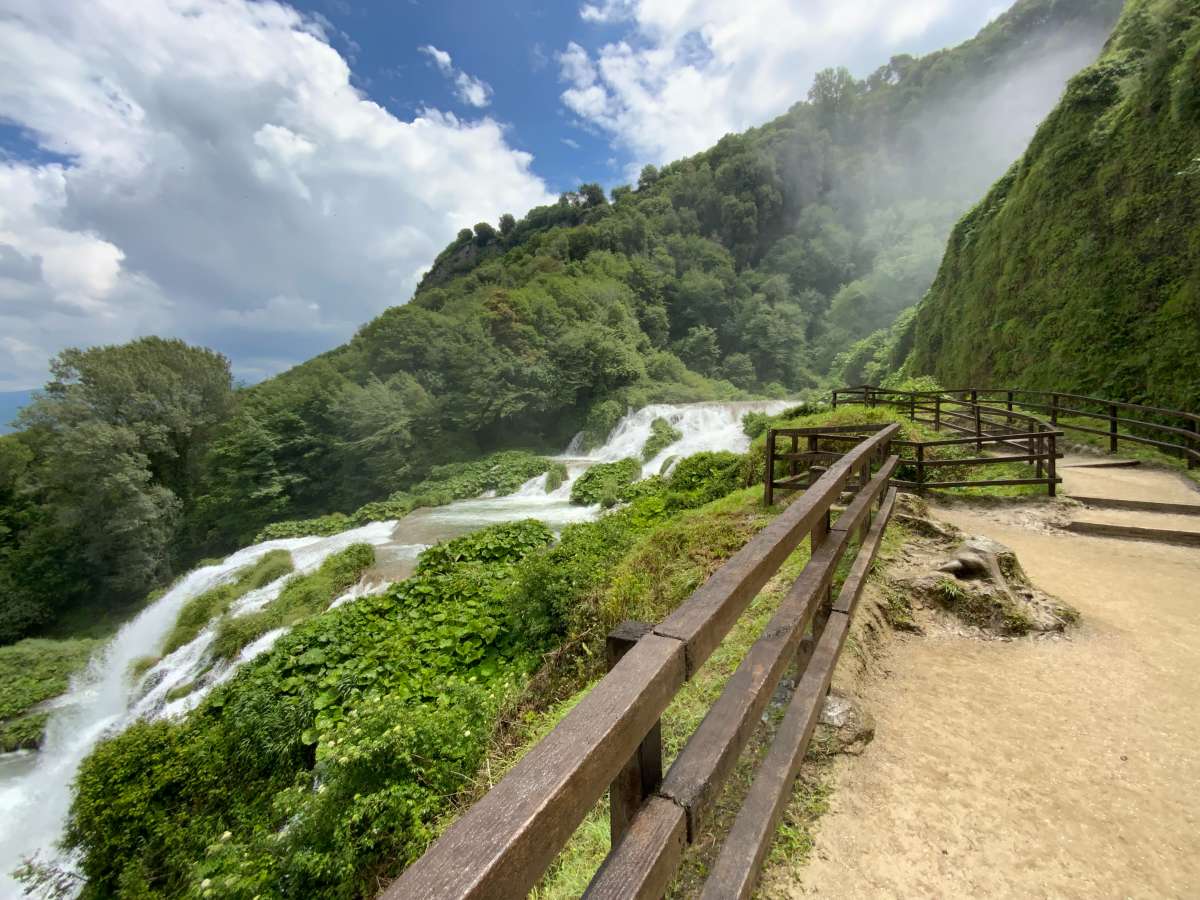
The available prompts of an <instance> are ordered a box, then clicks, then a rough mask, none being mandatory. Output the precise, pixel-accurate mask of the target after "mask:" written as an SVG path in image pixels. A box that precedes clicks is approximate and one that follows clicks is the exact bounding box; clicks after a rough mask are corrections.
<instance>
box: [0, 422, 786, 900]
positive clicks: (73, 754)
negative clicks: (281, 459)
mask: <svg viewBox="0 0 1200 900" xmlns="http://www.w3.org/2000/svg"><path fill="white" fill-rule="evenodd" d="M787 406H788V404H787V403H786V402H781V401H777V402H764V403H757V402H755V403H694V404H684V405H666V404H659V405H653V406H648V407H645V408H644V409H641V410H638V411H636V412H631V413H630V414H628V415H627V416H625V417H624V418H623V419H622V420H621V421H620V422H619V423H618V424H617V426H616V428H614V429H613V432H612V434H611V435H609V438H608V440H607V441H606V442H605V443H604V445H603V446H601V447H598V448H596V449H594V450H592V451H591V452H589V453H581V452H580V450H579V449H578V441H572V445H571V447H569V448H568V450H567V451H566V452H565V453H564V454H563V455H562V456H560V457H558V459H559V460H560V461H561V462H563V463H564V464H565V465H566V466H567V470H568V475H569V477H568V480H567V481H566V482H565V483H564V484H563V485H562V486H560V487H559V488H558V489H557V490H555V491H553V492H551V493H547V492H546V490H545V476H544V475H543V476H539V477H537V478H534V479H532V480H531V481H529V482H528V483H526V484H525V485H523V486H522V487H521V489H520V490H518V491H517V492H516V493H514V494H511V495H509V496H506V497H492V498H478V499H475V500H463V501H459V502H456V503H451V504H449V505H447V506H442V507H437V508H433V509H420V510H416V511H414V512H412V513H411V514H409V515H408V516H405V517H404V519H402V520H401V521H400V522H398V523H397V522H373V523H371V524H370V525H366V526H363V527H362V528H356V529H354V530H352V531H347V532H343V533H342V534H338V535H335V536H333V537H327V538H320V537H306V538H292V539H287V540H275V541H266V542H264V543H261V544H255V545H254V546H252V547H246V548H245V549H243V550H239V551H238V552H237V553H234V554H233V555H231V556H229V557H228V558H227V559H225V560H224V561H222V562H221V563H219V564H217V565H212V566H204V567H203V568H199V569H196V570H194V571H192V572H189V573H188V574H187V575H185V576H183V577H182V578H180V579H179V580H178V581H177V582H176V583H175V584H174V585H172V587H171V588H170V590H168V591H167V592H166V593H165V594H163V596H162V597H160V598H159V599H158V600H156V601H154V603H152V604H151V605H150V606H148V607H146V608H145V609H144V610H142V612H141V613H139V614H138V615H137V616H136V617H135V618H134V619H132V620H130V621H129V622H127V623H126V624H125V625H124V626H123V627H122V628H121V630H120V631H119V632H118V633H117V635H116V636H115V637H114V638H113V639H112V640H111V641H110V642H109V643H108V644H107V645H106V646H105V647H104V649H103V650H101V651H100V652H99V653H97V655H96V656H95V657H94V658H93V659H92V661H91V663H90V664H89V666H88V668H87V670H86V671H85V672H84V673H83V674H81V675H80V676H79V677H78V678H76V679H75V681H74V683H73V684H72V686H71V689H70V690H69V691H68V692H67V693H66V694H65V695H63V696H62V697H61V698H59V699H58V700H57V701H55V702H54V704H53V711H52V712H51V715H50V720H49V724H48V726H47V730H46V739H45V742H44V745H43V748H42V750H41V751H40V752H38V753H28V752H22V753H10V754H3V755H0V897H10V896H11V897H18V896H20V893H21V887H20V885H19V884H18V883H17V882H16V881H14V880H13V879H12V878H11V875H10V873H11V872H12V871H13V870H14V869H15V868H16V867H17V866H19V865H20V864H21V862H22V860H23V859H25V858H28V857H30V856H33V855H34V854H35V853H37V854H39V858H40V859H42V860H43V861H45V860H50V859H57V861H58V862H59V863H62V864H65V865H69V860H65V859H62V858H61V856H60V854H59V852H58V851H57V849H56V847H55V844H56V842H57V841H58V839H59V836H60V835H61V833H62V828H63V824H64V822H65V820H66V815H67V811H68V809H69V807H70V803H71V782H72V780H73V779H74V777H75V772H76V770H77V769H78V767H79V764H80V763H81V762H82V761H83V759H84V758H85V757H86V756H87V755H88V754H89V753H90V752H91V751H92V748H93V747H94V746H95V745H96V743H97V742H98V741H99V740H100V739H101V738H102V737H104V736H105V735H110V734H113V733H116V732H118V731H120V730H121V729H123V728H125V727H126V726H128V725H129V724H130V723H131V722H133V721H135V720H136V719H138V718H158V717H162V716H180V715H184V714H186V712H187V711H188V710H189V709H191V708H193V707H194V706H195V705H196V704H197V703H199V702H200V700H201V699H202V698H203V697H204V696H205V695H206V694H207V693H208V691H210V690H211V689H212V688H213V687H214V686H215V685H217V684H219V683H221V682H223V681H225V680H227V679H228V678H230V677H231V676H232V675H233V673H234V672H235V671H236V669H237V667H238V666H239V665H240V664H241V663H243V662H245V661H247V660H249V659H252V658H253V657H254V656H256V655H258V654H259V653H262V652H265V651H267V650H268V649H270V647H271V645H272V644H273V643H274V642H275V640H276V639H278V638H279V636H280V635H281V634H283V633H284V629H278V630H276V631H272V632H270V633H268V634H266V635H263V636H262V637H261V638H259V639H258V640H257V641H255V642H254V643H253V644H251V645H249V646H248V647H246V648H245V649H244V650H243V651H242V653H241V654H240V656H239V657H238V658H237V659H236V660H234V661H232V663H229V664H224V665H216V666H214V665H212V664H211V660H210V659H209V656H208V648H209V645H210V644H211V643H212V640H213V637H214V635H215V629H214V625H215V622H213V623H210V625H209V627H208V628H206V629H205V630H204V631H203V632H201V634H200V635H198V636H197V637H196V639H195V640H193V641H192V642H191V643H189V644H186V645H184V646H182V647H179V648H178V649H177V650H175V651H174V652H172V653H171V654H169V655H168V656H166V657H164V658H163V659H161V660H159V661H158V662H157V663H156V664H155V665H154V666H152V667H151V668H150V669H149V670H148V671H146V672H145V674H143V675H141V676H140V677H138V678H136V679H135V678H134V677H133V676H132V675H131V669H132V667H133V666H134V664H135V663H136V662H137V661H138V660H139V659H142V658H144V657H146V656H156V655H157V654H158V653H159V652H160V650H161V648H162V646H163V642H164V641H165V640H166V637H167V635H168V633H169V632H170V631H171V629H172V627H173V626H174V624H175V620H176V617H177V616H178V614H179V611H180V609H182V607H183V605H184V604H185V603H187V601H188V600H190V599H192V598H193V597H196V596H198V595H199V594H201V593H203V592H204V591H207V590H209V589H210V588H212V587H215V586H216V585H218V584H221V583H222V582H226V581H230V580H232V579H233V577H234V575H235V573H236V572H237V571H238V570H239V569H241V568H243V567H245V566H247V565H249V564H251V563H253V562H254V561H255V560H257V559H258V558H259V557H261V556H262V555H263V554H265V553H267V552H268V551H270V550H275V549H284V550H287V551H289V552H290V553H291V554H292V559H293V562H294V564H295V570H296V571H297V572H305V573H307V572H311V571H313V570H315V569H316V568H317V567H318V566H319V565H320V564H321V562H322V561H323V560H324V559H325V558H326V557H327V556H329V555H330V554H331V553H333V552H335V551H337V550H340V549H343V548H345V547H347V546H349V545H350V544H353V543H358V542H366V543H369V544H372V545H373V546H375V548H376V559H377V562H376V565H375V566H373V567H372V569H371V570H370V571H369V572H368V573H367V575H366V576H365V577H364V579H363V581H362V582H361V583H360V584H359V585H356V586H355V587H354V588H353V589H351V590H350V591H348V592H346V593H345V594H343V595H342V596H341V597H339V598H337V600H335V601H334V604H333V605H334V606H340V605H342V604H344V603H348V602H353V600H354V599H356V598H357V597H360V596H364V595H366V594H371V593H378V592H379V591H380V590H382V588H383V587H384V586H385V585H386V584H387V583H388V582H389V581H392V580H396V579H398V578H403V577H406V576H407V575H408V574H409V573H410V572H411V570H412V567H413V565H414V564H415V561H416V558H417V556H418V555H419V554H420V552H421V551H422V550H424V549H425V548H426V547H427V546H429V545H431V544H433V543H435V542H437V541H438V540H444V539H446V538H451V537H455V536H457V535H459V534H464V533H467V532H470V531H474V530H476V529H479V528H482V527H485V526H487V525H492V524H495V523H498V522H508V521H514V520H517V519H525V518H536V519H541V520H542V521H544V522H545V523H546V524H547V525H549V526H550V527H551V528H552V529H554V530H555V531H559V530H561V529H562V528H563V527H565V526H566V525H568V524H570V523H572V522H579V521H586V520H588V519H591V518H593V517H595V516H596V515H597V514H598V510H597V509H596V508H595V507H581V506H573V505H572V504H571V503H570V494H571V483H572V482H573V481H574V480H575V478H577V477H578V476H579V474H580V473H582V472H583V471H585V470H586V469H587V468H588V467H589V466H591V465H594V464H595V463H598V462H612V461H615V460H618V459H621V458H623V457H627V456H634V457H637V458H639V459H640V458H641V453H642V447H643V446H644V445H645V443H646V440H647V439H648V438H649V436H650V426H651V423H652V422H653V421H654V419H656V418H659V417H661V418H664V419H666V420H667V421H668V422H669V423H670V424H671V425H672V426H674V427H675V428H676V429H678V430H679V431H680V432H681V433H682V434H683V437H682V438H681V439H680V440H678V441H677V442H675V443H674V444H672V445H671V446H670V447H668V448H667V449H665V450H663V451H662V452H661V453H659V454H658V456H656V457H655V458H654V459H652V460H650V461H649V462H648V463H646V464H645V466H644V467H643V474H644V475H647V476H648V475H653V474H657V473H658V472H659V471H660V469H661V468H662V467H663V465H664V463H665V462H667V460H668V459H669V458H671V457H683V456H688V455H690V454H692V453H698V452H700V451H703V450H731V451H735V452H740V451H744V450H745V449H746V446H747V444H748V443H749V442H748V440H747V438H746V436H745V435H744V434H743V432H742V426H741V420H742V416H743V415H745V414H746V413H747V412H751V411H765V412H778V411H780V410H782V409H784V408H786V407H787ZM285 580H286V579H280V580H278V581H276V582H273V583H272V584H269V585H267V586H265V587H263V588H260V589H258V590H256V591H252V592H251V593H249V594H247V595H246V596H245V597H243V598H241V599H240V600H239V601H238V602H237V603H236V604H235V606H234V608H233V613H234V614H235V615H236V614H238V613H246V612H250V611H252V610H254V609H258V608H261V607H262V606H263V605H265V604H266V603H268V602H269V601H270V600H271V599H273V598H274V597H275V596H277V595H278V593H279V591H280V589H281V588H282V586H283V582H284V581H285ZM191 683H197V684H198V685H199V686H198V687H197V688H196V689H195V690H193V691H192V692H190V693H188V694H186V695H185V696H183V697H179V698H177V699H174V700H168V699H167V694H168V693H169V692H170V691H171V690H172V688H179V687H181V686H184V685H188V684H191Z"/></svg>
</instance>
